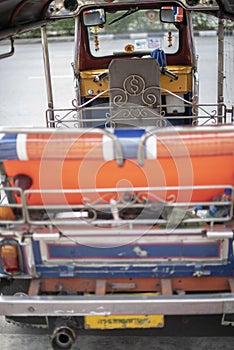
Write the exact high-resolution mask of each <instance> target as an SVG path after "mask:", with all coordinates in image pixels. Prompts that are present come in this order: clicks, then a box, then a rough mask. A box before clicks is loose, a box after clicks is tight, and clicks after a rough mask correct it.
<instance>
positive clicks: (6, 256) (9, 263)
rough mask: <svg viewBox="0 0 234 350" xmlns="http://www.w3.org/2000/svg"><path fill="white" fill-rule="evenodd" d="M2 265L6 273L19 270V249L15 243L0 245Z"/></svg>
mask: <svg viewBox="0 0 234 350" xmlns="http://www.w3.org/2000/svg"><path fill="white" fill-rule="evenodd" d="M0 252H1V260H2V267H3V269H4V271H6V272H8V273H17V272H20V270H21V269H20V259H19V249H18V246H17V243H16V244H11V243H5V244H2V246H1V247H0Z"/></svg>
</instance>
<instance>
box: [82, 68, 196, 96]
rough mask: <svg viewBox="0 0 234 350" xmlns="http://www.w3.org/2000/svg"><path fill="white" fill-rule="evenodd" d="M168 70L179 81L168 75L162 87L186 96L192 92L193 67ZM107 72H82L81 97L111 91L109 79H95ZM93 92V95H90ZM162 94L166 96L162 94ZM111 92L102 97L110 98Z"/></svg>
mask: <svg viewBox="0 0 234 350" xmlns="http://www.w3.org/2000/svg"><path fill="white" fill-rule="evenodd" d="M167 69H168V70H170V71H171V72H172V73H174V74H176V75H178V77H179V78H178V80H173V79H171V78H169V77H167V76H166V75H162V74H161V77H160V84H161V87H162V88H164V89H167V90H170V91H171V92H174V93H179V94H186V93H187V92H190V91H192V67H190V66H168V67H167ZM104 72H106V69H96V70H88V71H82V72H80V90H81V96H84V97H88V98H92V97H94V96H96V95H98V94H99V93H100V92H103V91H106V90H108V89H109V84H108V77H105V78H104V79H103V80H101V81H98V82H95V81H94V78H95V77H96V76H97V75H98V74H100V73H104ZM90 92H92V93H90ZM162 94H164V93H163V92H162ZM108 96H109V92H106V93H105V94H103V95H102V96H100V97H108Z"/></svg>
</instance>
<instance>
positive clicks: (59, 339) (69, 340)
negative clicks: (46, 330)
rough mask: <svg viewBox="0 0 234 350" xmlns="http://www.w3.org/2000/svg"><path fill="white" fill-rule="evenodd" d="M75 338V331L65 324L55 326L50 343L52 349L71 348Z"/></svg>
mask: <svg viewBox="0 0 234 350" xmlns="http://www.w3.org/2000/svg"><path fill="white" fill-rule="evenodd" d="M75 340H76V333H75V332H74V330H73V329H72V328H70V327H67V326H60V327H58V328H55V330H54V332H53V335H52V341H51V345H52V348H53V349H54V350H62V349H66V350H69V349H71V347H72V345H73V344H74V342H75Z"/></svg>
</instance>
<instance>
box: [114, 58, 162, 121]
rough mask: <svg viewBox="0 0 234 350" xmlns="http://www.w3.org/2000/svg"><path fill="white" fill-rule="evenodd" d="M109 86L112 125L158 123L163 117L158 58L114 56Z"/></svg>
mask: <svg viewBox="0 0 234 350" xmlns="http://www.w3.org/2000/svg"><path fill="white" fill-rule="evenodd" d="M109 87H110V117H109V118H110V120H111V122H110V124H111V123H112V124H113V125H111V126H113V127H127V126H136V127H141V126H147V125H151V126H152V125H154V126H155V125H156V122H157V121H156V120H157V119H158V118H159V117H160V66H159V64H158V63H157V61H156V60H155V59H154V58H151V57H150V58H126V59H125V58H122V59H114V60H112V61H111V63H110V65H109ZM155 119H156V120H155Z"/></svg>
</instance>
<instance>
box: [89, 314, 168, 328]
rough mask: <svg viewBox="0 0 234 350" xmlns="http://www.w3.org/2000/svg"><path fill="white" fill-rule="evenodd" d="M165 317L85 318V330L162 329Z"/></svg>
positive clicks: (114, 316) (115, 316)
mask: <svg viewBox="0 0 234 350" xmlns="http://www.w3.org/2000/svg"><path fill="white" fill-rule="evenodd" d="M163 326H164V316H163V315H131V316H130V315H129V316H126V315H122V316H121V315H113V316H85V329H126V328H162V327H163Z"/></svg>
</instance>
